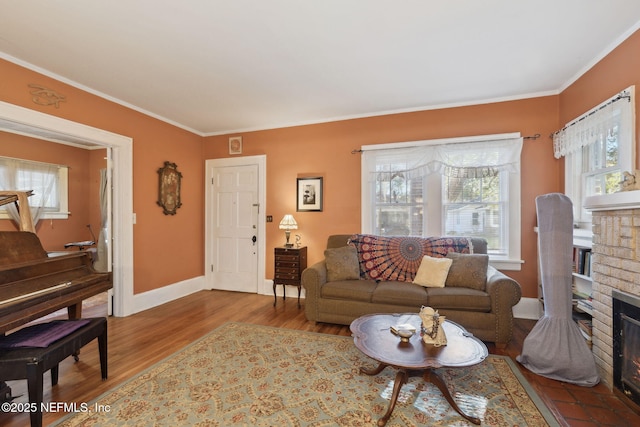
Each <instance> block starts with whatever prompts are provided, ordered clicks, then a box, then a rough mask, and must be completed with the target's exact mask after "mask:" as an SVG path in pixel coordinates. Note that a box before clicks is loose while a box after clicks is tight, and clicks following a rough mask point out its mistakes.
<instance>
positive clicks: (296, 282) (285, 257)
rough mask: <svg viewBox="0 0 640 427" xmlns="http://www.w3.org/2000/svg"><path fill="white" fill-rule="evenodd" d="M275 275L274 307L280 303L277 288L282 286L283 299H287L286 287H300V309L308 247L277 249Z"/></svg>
mask: <svg viewBox="0 0 640 427" xmlns="http://www.w3.org/2000/svg"><path fill="white" fill-rule="evenodd" d="M274 255H275V273H274V278H273V299H274V301H273V306H274V307H275V305H276V302H277V301H278V299H277V297H276V286H277V285H283V286H282V299H283V300H284V299H286V298H287V291H286V287H285V286H286V285H293V286H297V287H298V308H300V291H301V289H302V283H301V277H302V272H303V271H304V269H305V268H307V247H306V246H302V247H300V248H293V247H291V248H289V247H286V246H283V247H279V248H275V253H274Z"/></svg>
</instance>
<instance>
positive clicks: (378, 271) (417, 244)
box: [349, 234, 473, 282]
mask: <svg viewBox="0 0 640 427" xmlns="http://www.w3.org/2000/svg"><path fill="white" fill-rule="evenodd" d="M349 242H350V244H352V245H354V246H355V247H356V250H357V252H358V262H359V264H360V277H362V278H363V279H372V280H376V281H381V280H396V281H400V282H411V281H413V279H414V278H415V276H416V272H417V271H418V267H420V263H421V262H422V258H423V257H424V256H425V255H428V256H431V257H436V258H439V257H445V256H447V254H448V253H449V252H458V253H467V254H468V253H473V247H472V245H471V240H470V239H468V238H466V237H386V236H375V235H371V234H354V235H353V236H351V239H350V241H349Z"/></svg>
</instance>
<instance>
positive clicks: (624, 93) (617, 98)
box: [549, 89, 631, 138]
mask: <svg viewBox="0 0 640 427" xmlns="http://www.w3.org/2000/svg"><path fill="white" fill-rule="evenodd" d="M621 99H626V100H627V101H628V102H631V94H630V93H629V91H628V90H627V89H625V90H623V91H622V92H620V93H619V94H617V95H615V96H614V97H612V98H611V99H609V100H608V101H605V102H603V103H602V104H600V105H598V106H596V107H593V108H592V109H591V110H589V111H587V112H586V113H584V114H583V115H581V116H580V117H578V118H577V119H573V120H572V121H570V122H569V123H567V124H566V126H565V127H563V128H562V129H560V130H557V131H555V132H553V133H552V134H551V135H549V137H550V138H553V137H554V136H556V135H557V134H559V133H560V132H563V131H564V130H566V129H567V128H570V127H571V126H573V125H575V124H578V123H580V122H581V121H583V120H584V119H586V118H587V117H590V116H592V115H594V114H595V113H597V112H598V111H600V110H602V109H603V108H605V107H608V106H609V105H611V104H613V103H614V102H617V101H620V100H621Z"/></svg>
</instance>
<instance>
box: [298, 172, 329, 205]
mask: <svg viewBox="0 0 640 427" xmlns="http://www.w3.org/2000/svg"><path fill="white" fill-rule="evenodd" d="M322 196H323V194H322V177H313V178H298V192H297V197H298V200H297V203H296V210H297V211H298V212H322Z"/></svg>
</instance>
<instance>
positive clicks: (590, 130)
mask: <svg viewBox="0 0 640 427" xmlns="http://www.w3.org/2000/svg"><path fill="white" fill-rule="evenodd" d="M633 98H634V87H633V86H632V87H630V88H628V89H626V90H625V91H623V92H622V93H620V94H618V95H616V96H615V97H613V98H611V99H609V100H607V101H605V102H604V103H602V104H600V105H599V106H597V107H595V108H593V109H592V110H591V111H589V112H587V113H585V114H583V115H582V116H580V117H579V118H577V119H575V120H573V121H572V122H570V123H568V124H567V125H566V126H565V127H564V129H562V130H560V131H558V132H556V133H555V134H554V135H553V143H554V151H555V157H556V158H560V157H562V156H565V193H566V194H567V196H569V198H570V199H571V200H572V202H573V211H574V212H573V216H574V221H575V222H576V224H577V225H578V226H579V227H580V228H589V229H590V228H591V215H590V214H589V213H588V212H587V211H586V210H585V209H584V208H583V206H584V201H585V198H586V197H589V196H596V195H603V194H611V193H615V192H617V191H619V189H620V181H622V174H623V172H624V171H633V170H634V166H633V160H634V159H635V154H634V152H633V148H634V146H635V142H634V135H633V127H634V126H633V118H634V117H635V115H634V113H633V105H634V99H633Z"/></svg>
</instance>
